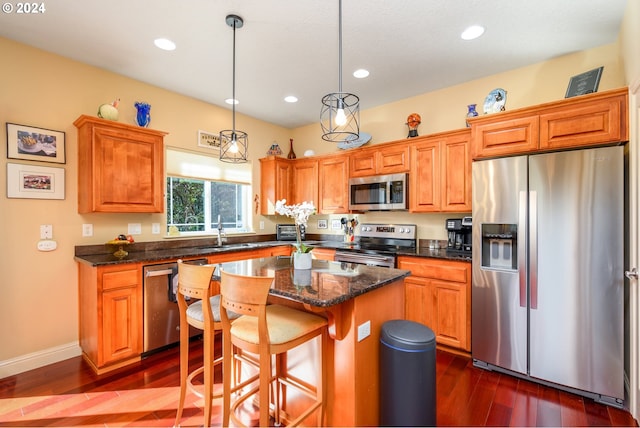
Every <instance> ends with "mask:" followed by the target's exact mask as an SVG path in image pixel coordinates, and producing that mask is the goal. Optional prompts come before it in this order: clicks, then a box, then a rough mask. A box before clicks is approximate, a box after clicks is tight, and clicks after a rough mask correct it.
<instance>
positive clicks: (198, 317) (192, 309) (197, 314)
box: [187, 294, 240, 327]
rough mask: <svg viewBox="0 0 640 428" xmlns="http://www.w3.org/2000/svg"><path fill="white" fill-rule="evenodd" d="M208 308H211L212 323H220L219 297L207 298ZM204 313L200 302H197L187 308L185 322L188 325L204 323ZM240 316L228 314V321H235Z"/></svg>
mask: <svg viewBox="0 0 640 428" xmlns="http://www.w3.org/2000/svg"><path fill="white" fill-rule="evenodd" d="M209 306H210V307H211V315H212V316H213V322H221V319H220V295H219V294H216V295H215V296H212V297H210V298H209ZM204 316H205V315H204V311H203V310H202V300H198V301H197V302H194V303H192V304H190V305H189V307H188V308H187V321H188V322H189V324H191V325H193V326H194V327H197V325H194V324H195V323H198V322H204ZM239 316H240V314H236V313H235V312H229V318H230V319H232V320H233V319H236V318H238V317H239Z"/></svg>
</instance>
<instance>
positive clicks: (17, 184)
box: [7, 163, 64, 199]
mask: <svg viewBox="0 0 640 428" xmlns="http://www.w3.org/2000/svg"><path fill="white" fill-rule="evenodd" d="M7 198H26V199H64V168H49V167H46V166H35V165H27V164H21V163H7Z"/></svg>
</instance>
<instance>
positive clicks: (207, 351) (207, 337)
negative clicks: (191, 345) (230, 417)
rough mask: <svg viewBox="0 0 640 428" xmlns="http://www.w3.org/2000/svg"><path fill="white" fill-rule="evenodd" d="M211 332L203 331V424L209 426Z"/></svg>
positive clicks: (211, 395)
mask: <svg viewBox="0 0 640 428" xmlns="http://www.w3.org/2000/svg"><path fill="white" fill-rule="evenodd" d="M213 343H214V338H213V332H211V331H208V330H205V331H204V361H203V364H204V426H205V427H209V426H211V407H212V403H211V402H212V400H213V359H214V356H213V355H214V353H213Z"/></svg>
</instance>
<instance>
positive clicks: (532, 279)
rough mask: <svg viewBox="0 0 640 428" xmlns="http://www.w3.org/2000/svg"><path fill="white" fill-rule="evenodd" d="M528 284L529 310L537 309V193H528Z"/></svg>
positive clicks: (533, 191)
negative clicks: (529, 292)
mask: <svg viewBox="0 0 640 428" xmlns="http://www.w3.org/2000/svg"><path fill="white" fill-rule="evenodd" d="M529 269H530V271H529V284H530V287H531V303H530V304H531V309H538V192H536V191H535V190H532V191H530V192H529Z"/></svg>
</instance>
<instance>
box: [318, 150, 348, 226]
mask: <svg viewBox="0 0 640 428" xmlns="http://www.w3.org/2000/svg"><path fill="white" fill-rule="evenodd" d="M318 175H319V178H320V182H319V186H318V214H344V213H348V212H349V183H348V182H349V158H348V157H347V156H331V157H323V158H321V159H320V160H319V161H318Z"/></svg>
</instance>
